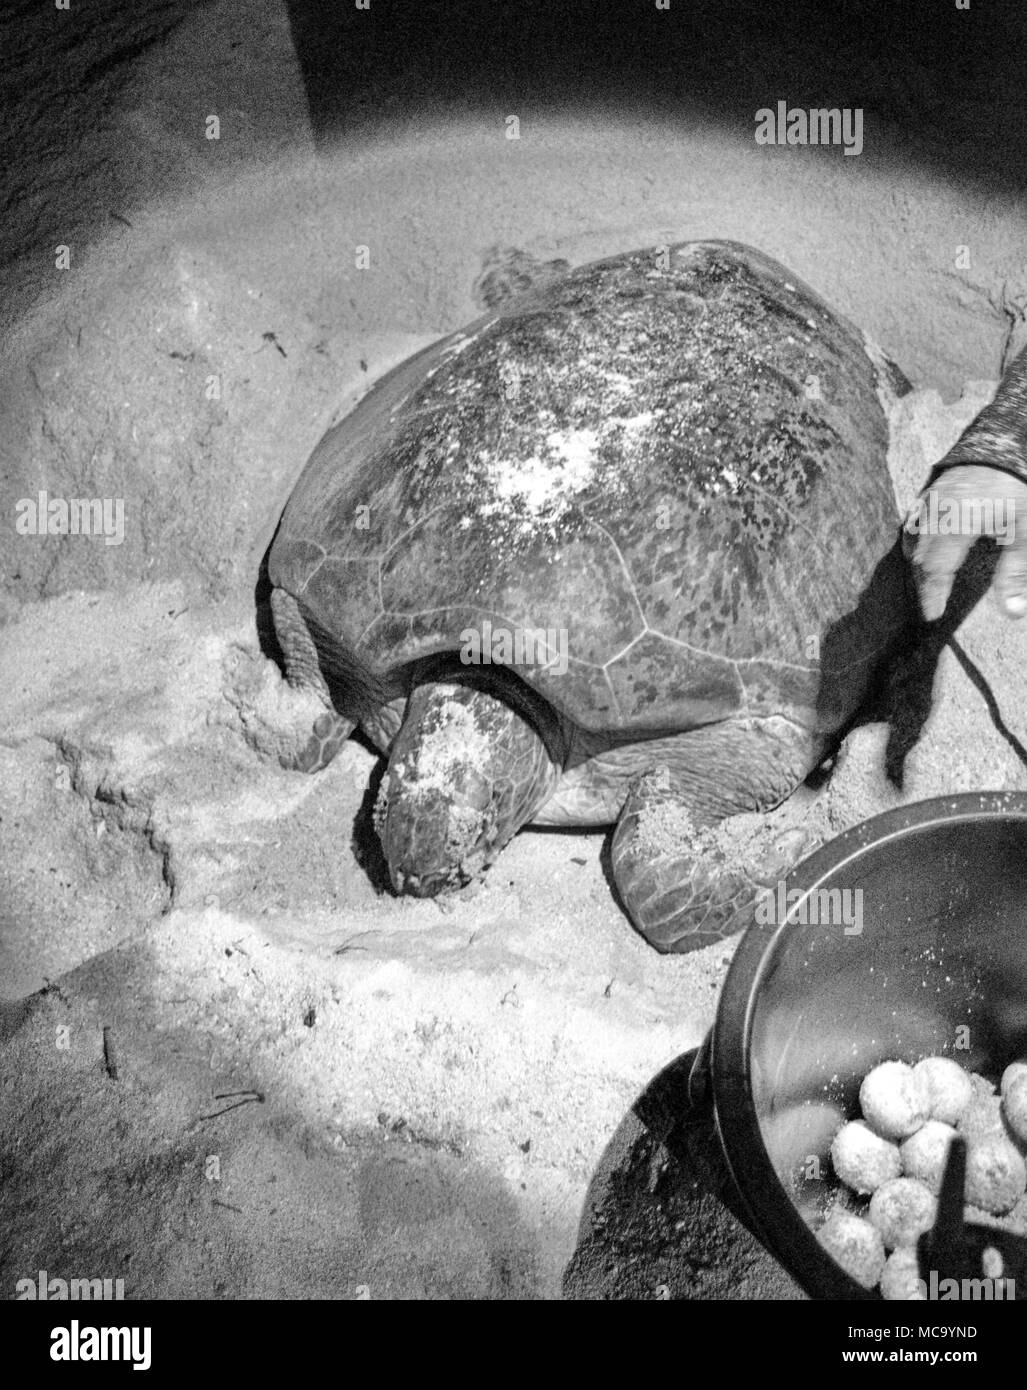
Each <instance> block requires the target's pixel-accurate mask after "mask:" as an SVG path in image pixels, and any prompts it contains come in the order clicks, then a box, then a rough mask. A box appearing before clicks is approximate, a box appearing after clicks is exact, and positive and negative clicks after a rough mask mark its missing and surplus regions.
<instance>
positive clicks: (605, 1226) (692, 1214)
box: [563, 1048, 804, 1300]
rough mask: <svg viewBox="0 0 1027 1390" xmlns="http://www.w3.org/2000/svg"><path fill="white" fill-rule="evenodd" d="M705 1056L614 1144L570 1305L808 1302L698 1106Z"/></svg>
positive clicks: (649, 1093) (685, 1064) (579, 1246)
mask: <svg viewBox="0 0 1027 1390" xmlns="http://www.w3.org/2000/svg"><path fill="white" fill-rule="evenodd" d="M699 1050H700V1049H698V1048H693V1049H691V1050H690V1051H689V1052H686V1053H684V1054H682V1055H681V1056H680V1057H678V1058H676V1059H675V1060H674V1061H673V1062H671V1063H670V1065H669V1066H667V1067H665V1068H664V1069H663V1070H662V1071H661V1072H659V1073H658V1075H657V1076H656V1077H654V1079H653V1080H652V1081H651V1082H650V1083H649V1085H648V1086H647V1087H646V1089H645V1090H644V1091H643V1092H642V1094H641V1095H640V1096H639V1097H638V1098H637V1100H636V1101H635V1102H634V1104H633V1105H632V1107H631V1109H630V1110H629V1111H628V1112H627V1114H626V1115H625V1116H624V1118H623V1119H622V1121H621V1123H620V1125H619V1126H618V1128H617V1130H616V1131H615V1133H614V1134H613V1136H612V1138H611V1139H610V1141H609V1143H608V1144H607V1146H606V1148H605V1150H604V1152H603V1154H602V1156H601V1158H600V1160H599V1162H598V1164H597V1165H596V1168H595V1170H594V1172H593V1175H592V1179H591V1182H590V1183H589V1187H588V1191H587V1194H586V1197H585V1202H584V1205H583V1209H582V1214H581V1219H580V1222H579V1227H578V1236H577V1241H576V1243H575V1249H574V1252H573V1254H572V1256H571V1259H570V1261H569V1262H568V1265H567V1267H566V1269H565V1271H564V1280H563V1293H564V1297H565V1298H569V1299H596V1298H607V1299H658V1300H694V1299H714V1298H715V1299H738V1300H742V1299H752V1298H774V1299H799V1298H802V1297H803V1296H804V1295H803V1293H802V1291H801V1290H800V1289H799V1287H798V1285H797V1284H795V1282H794V1281H793V1280H792V1279H791V1277H790V1276H789V1275H788V1274H787V1273H786V1272H785V1270H784V1269H783V1268H782V1267H781V1265H780V1264H779V1263H778V1261H777V1260H776V1259H775V1258H774V1257H773V1256H772V1255H771V1254H770V1253H769V1252H768V1251H767V1250H766V1249H765V1247H764V1246H763V1245H762V1244H761V1242H760V1241H759V1239H758V1238H757V1236H756V1234H755V1232H754V1231H753V1230H752V1227H751V1224H750V1222H749V1217H748V1215H747V1213H746V1212H745V1210H744V1207H743V1205H742V1202H741V1199H740V1198H739V1196H738V1194H737V1191H736V1189H735V1187H734V1183H733V1180H732V1178H731V1176H730V1172H729V1170H728V1166H727V1161H726V1159H725V1158H724V1154H723V1150H722V1148H721V1145H720V1142H719V1140H718V1138H717V1134H716V1126H715V1121H714V1118H713V1111H712V1107H711V1106H709V1105H708V1104H707V1103H705V1102H702V1103H700V1104H698V1105H693V1104H692V1102H691V1100H690V1098H689V1091H688V1081H689V1076H690V1074H691V1071H692V1066H693V1063H694V1061H695V1058H696V1056H697V1055H698V1053H699Z"/></svg>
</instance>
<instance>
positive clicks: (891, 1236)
mask: <svg viewBox="0 0 1027 1390" xmlns="http://www.w3.org/2000/svg"><path fill="white" fill-rule="evenodd" d="M937 1209H938V1204H937V1202H936V1201H935V1200H934V1194H933V1193H932V1192H931V1190H930V1188H928V1187H925V1186H924V1184H923V1183H922V1182H918V1181H917V1180H916V1178H893V1179H892V1180H891V1182H886V1183H883V1184H882V1185H881V1186H880V1187H879V1188H878V1189H877V1191H876V1192H875V1193H874V1195H873V1196H872V1197H871V1198H870V1208H869V1211H868V1213H867V1214H868V1216H869V1217H870V1222H871V1224H872V1225H873V1226H876V1227H877V1229H878V1231H880V1233H881V1239H882V1240H883V1241H884V1243H885V1245H886V1246H887V1248H888V1249H889V1250H895V1249H897V1248H898V1247H899V1246H902V1245H915V1244H916V1242H917V1239H918V1238H919V1237H920V1236H922V1235H923V1233H924V1231H929V1230H930V1229H931V1227H932V1226H933V1225H934V1218H935V1215H936V1214H937Z"/></svg>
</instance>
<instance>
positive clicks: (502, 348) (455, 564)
mask: <svg viewBox="0 0 1027 1390" xmlns="http://www.w3.org/2000/svg"><path fill="white" fill-rule="evenodd" d="M892 370H894V369H891V368H890V364H888V363H886V361H885V359H883V358H882V357H880V355H879V354H877V353H875V352H874V350H873V349H872V348H871V347H869V346H868V345H867V343H866V340H865V339H864V337H863V335H862V334H861V333H860V332H859V331H858V330H856V329H855V328H854V327H853V326H852V325H851V324H849V323H848V322H847V321H845V320H844V319H842V318H841V317H840V316H838V315H837V314H835V313H834V312H832V310H831V309H829V308H828V306H827V305H826V304H825V303H824V302H823V300H821V299H820V298H819V296H818V295H817V294H816V293H815V292H814V291H813V290H811V289H809V288H808V286H806V285H804V284H803V283H802V282H801V281H799V280H798V279H797V278H796V277H795V276H793V275H791V274H790V273H789V272H788V271H787V270H786V269H785V268H784V267H783V266H781V265H779V264H778V263H777V262H776V261H773V260H771V259H770V258H769V257H767V256H765V255H763V254H761V253H760V252H757V251H754V250H752V249H750V248H748V247H745V246H741V245H738V244H736V243H732V242H719V241H718V242H691V243H684V244H681V245H678V246H674V247H670V248H666V247H665V248H656V249H655V250H646V251H638V252H633V253H630V254H626V255H620V256H616V257H613V258H611V259H609V260H605V261H600V262H596V263H594V264H591V265H586V266H583V267H581V268H579V269H577V270H575V271H572V272H571V273H569V274H568V275H566V276H565V277H564V278H563V279H561V280H559V281H558V282H556V283H555V284H549V285H547V286H545V287H544V288H542V289H541V290H539V291H537V292H529V293H528V294H527V295H525V296H522V297H520V298H519V299H517V300H515V301H513V302H511V303H509V304H507V305H504V306H503V307H502V308H501V309H500V310H499V311H498V312H494V313H491V314H489V315H487V316H486V317H484V318H482V319H480V320H478V321H477V322H475V323H473V324H472V325H470V326H469V327H468V328H467V329H465V330H464V331H462V332H460V333H456V334H453V335H452V336H450V337H448V338H445V339H443V340H442V341H440V342H438V343H436V344H434V345H432V346H431V347H430V348H428V349H426V350H425V351H423V352H421V353H420V354H418V355H417V356H415V357H413V358H412V359H410V360H409V361H407V362H405V363H404V364H403V365H402V366H400V367H399V368H397V369H396V370H395V371H393V372H391V373H390V374H389V375H388V376H386V377H385V378H383V379H382V380H381V382H379V383H378V384H377V385H376V386H375V387H374V388H373V389H372V390H371V391H370V392H369V393H368V395H367V396H365V397H364V398H363V400H362V401H361V402H360V403H359V405H358V406H357V407H356V409H355V410H354V411H353V412H352V414H350V415H349V416H348V417H347V418H346V419H345V420H343V421H342V422H341V423H340V424H339V425H338V426H336V427H335V428H334V429H332V430H330V431H329V433H328V434H326V435H325V437H324V438H323V439H322V441H321V442H320V444H319V445H318V446H317V448H316V449H315V451H314V453H313V455H312V456H311V458H310V461H309V462H308V464H307V466H306V468H305V470H304V472H303V474H302V476H301V477H300V479H299V481H298V483H297V485H296V487H295V490H294V491H293V493H292V496H291V498H290V500H289V502H288V505H287V507H286V509H285V512H284V515H283V518H282V522H281V526H280V528H279V531H278V534H277V536H276V539H275V542H274V546H273V548H272V551H271V555H270V559H269V573H270V577H271V580H272V582H273V583H275V584H276V585H279V586H281V587H282V588H284V589H286V590H288V591H289V592H290V593H291V594H292V595H293V596H294V597H295V598H296V599H297V600H299V602H300V604H301V606H302V607H303V608H304V609H305V611H306V612H307V613H308V614H309V615H310V616H311V617H313V618H314V619H315V621H316V624H317V625H319V626H320V628H321V629H322V630H323V633H322V640H323V634H324V633H327V634H328V635H329V637H330V640H332V641H334V642H337V643H338V644H339V645H340V647H342V648H343V649H345V651H346V654H347V658H348V659H351V660H353V659H355V660H356V662H357V663H358V667H360V668H363V670H364V671H366V672H367V673H368V674H369V675H371V676H373V677H374V678H375V679H376V680H377V681H379V682H382V681H384V682H385V683H386V684H390V683H391V684H393V685H395V682H396V680H397V679H399V678H400V676H401V674H402V672H403V671H405V670H406V668H408V667H409V665H410V663H413V662H415V661H418V660H420V659H422V658H426V657H431V656H434V655H436V654H439V653H443V652H453V653H455V652H457V651H459V650H460V648H461V646H462V644H464V643H465V642H466V640H467V636H468V634H469V633H482V634H489V633H491V636H492V641H493V644H495V640H496V639H495V635H496V633H497V632H505V633H507V634H512V637H513V641H512V645H511V647H510V648H508V649H507V650H509V651H510V652H511V654H512V659H511V660H510V662H509V664H511V665H512V666H513V668H514V669H515V670H516V671H517V673H518V675H520V676H521V677H522V678H523V679H524V680H525V681H527V682H528V683H529V684H530V685H532V686H534V687H535V688H536V690H538V691H539V692H540V693H541V694H542V695H543V696H544V697H545V698H546V699H547V700H549V701H550V702H551V703H552V704H553V705H554V706H555V707H556V708H557V709H559V710H560V711H561V712H562V713H563V714H565V715H566V716H568V717H569V718H570V719H571V720H572V721H574V722H575V723H576V724H577V725H579V726H580V727H582V728H584V729H588V730H592V731H595V732H605V733H608V734H609V735H610V736H615V737H617V738H618V739H624V738H627V739H630V738H631V737H632V736H634V735H638V736H646V735H649V736H652V735H654V734H656V733H666V732H668V731H676V730H683V729H688V728H694V727H698V726H700V725H703V724H708V723H711V722H713V721H718V720H723V719H727V718H731V717H732V716H745V715H753V716H766V715H770V714H775V713H778V714H782V715H785V716H787V717H788V718H790V719H794V720H799V721H800V722H801V723H802V724H803V725H804V726H807V727H810V728H814V727H815V728H817V729H821V730H826V729H833V728H837V727H838V726H839V725H840V724H841V723H842V722H844V720H845V719H846V718H847V717H848V716H849V715H850V714H851V713H852V712H853V710H854V709H855V708H856V706H857V705H858V703H859V700H860V698H861V696H862V693H863V690H864V688H865V686H866V683H867V679H868V676H869V672H870V670H871V668H872V667H873V665H874V664H875V663H876V662H877V660H878V659H879V657H880V655H881V653H882V651H883V650H884V648H885V647H886V646H887V644H888V643H889V641H890V640H891V639H892V638H893V637H894V636H895V634H896V631H897V629H898V628H899V627H900V626H901V625H902V623H903V622H904V617H903V614H902V613H901V611H900V610H901V607H902V605H901V604H900V603H899V602H898V601H897V599H898V596H899V593H898V589H897V587H896V586H899V588H901V583H902V581H901V570H900V569H898V568H896V567H895V565H894V563H893V557H891V556H889V552H892V551H893V550H894V548H895V542H896V537H897V535H898V515H897V511H896V503H895V498H894V493H893V490H892V485H891V481H890V477H889V474H888V470H887V465H886V450H887V443H888V432H887V423H886V417H885V413H884V409H883V406H882V401H883V400H886V393H887V392H888V390H889V389H890V385H891V384H890V383H889V381H888V380H887V378H888V376H889V372H890V371H892ZM892 394H894V392H892ZM886 556H889V559H888V561H887V563H884V562H885V557H886ZM882 566H883V567H882ZM882 574H883V575H884V576H885V578H884V580H882ZM539 630H542V631H543V632H545V633H546V634H548V636H547V639H546V643H545V644H544V646H542V647H541V648H540V649H536V651H535V652H534V653H533V654H532V655H531V656H530V658H529V659H527V660H523V659H522V660H521V664H517V656H518V652H520V655H521V656H522V658H523V656H524V650H523V648H524V644H523V643H522V644H521V646H520V647H518V644H517V635H518V634H525V633H528V634H530V633H538V632H539ZM561 644H562V645H563V651H564V652H565V653H566V657H567V660H566V662H563V661H562V660H559V659H557V649H558V648H559V647H560V645H561ZM487 645H488V642H487V640H486V646H487ZM492 650H493V651H496V650H497V648H496V646H495V645H493V648H492ZM498 650H499V652H500V655H501V654H502V651H503V648H502V647H501V646H500V647H499V649H498ZM528 650H529V652H530V645H529V648H528ZM539 650H544V652H545V654H546V657H545V659H544V660H541V659H538V656H539ZM564 668H565V669H564ZM390 678H391V681H390Z"/></svg>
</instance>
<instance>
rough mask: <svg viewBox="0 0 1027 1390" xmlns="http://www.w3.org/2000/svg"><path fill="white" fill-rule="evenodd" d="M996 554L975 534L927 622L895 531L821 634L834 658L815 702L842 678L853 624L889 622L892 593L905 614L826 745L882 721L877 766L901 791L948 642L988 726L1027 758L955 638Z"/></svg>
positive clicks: (826, 653)
mask: <svg viewBox="0 0 1027 1390" xmlns="http://www.w3.org/2000/svg"><path fill="white" fill-rule="evenodd" d="M998 561H999V550H998V546H997V544H996V542H995V541H994V540H993V539H991V538H990V537H982V538H981V539H979V540H978V541H977V542H976V543H975V544H974V546H973V547H972V548H971V550H970V552H969V554H968V555H967V557H966V560H965V561H964V563H963V565H962V566H961V567H960V569H959V572H958V573H957V575H956V577H955V579H954V581H953V585H952V591H951V593H950V595H949V601H948V604H947V605H946V608H945V612H944V613H943V614H942V616H941V617H940V618H938V619H937V620H935V621H934V622H930V623H928V622H924V621H923V619H922V618H920V616H919V605H918V602H917V598H916V590H915V585H914V580H913V574H912V569H911V566H910V564H909V561H908V560H907V559H906V558H905V556H904V554H903V549H902V535H901V533H900V534H899V537H898V539H897V540H896V543H895V546H894V547H893V548H892V549H891V550H890V551H889V552H888V554H887V555H886V556H885V557H884V558H883V559H882V561H881V562H880V564H879V565H878V567H877V569H876V570H875V572H874V574H873V576H872V578H871V581H870V583H869V584H868V585H867V587H866V589H865V590H864V592H863V594H862V595H861V596H860V601H859V603H858V604H857V606H856V608H855V609H854V610H853V611H852V612H851V613H850V614H847V615H846V616H845V617H844V618H843V619H841V621H840V622H839V623H837V624H836V625H835V627H834V628H833V629H832V630H831V631H830V632H829V633H828V634H827V636H826V637H825V640H824V648H823V659H824V663H825V666H827V667H831V666H832V665H836V667H837V669H838V671H839V674H838V675H837V676H836V677H835V678H834V680H833V681H829V680H825V681H824V683H823V685H822V688H821V692H820V695H819V698H818V707H819V708H821V709H829V708H830V707H831V704H832V701H834V700H836V699H837V698H839V692H840V687H841V685H842V683H843V682H844V679H845V676H844V671H843V670H842V667H843V666H844V661H843V660H842V659H841V658H842V657H843V654H844V652H845V650H846V649H847V648H848V649H850V650H851V643H852V641H853V636H852V634H853V632H854V631H857V630H858V629H859V628H860V627H861V626H864V625H865V624H867V623H874V622H878V623H882V624H883V623H884V622H888V621H890V622H892V623H894V617H893V614H894V611H895V605H896V599H897V597H898V596H900V595H901V602H902V604H903V612H904V614H905V621H904V622H900V623H899V625H898V627H897V630H896V634H895V638H894V640H893V642H892V643H891V644H890V647H889V650H888V651H887V653H886V654H885V657H884V659H883V660H882V661H881V663H880V665H879V667H878V669H877V671H876V673H875V676H874V679H873V680H872V682H871V684H870V687H869V689H868V691H867V694H866V696H865V697H864V699H863V701H862V702H861V704H860V706H859V708H858V709H857V711H856V713H855V715H854V717H853V718H852V719H851V720H850V721H849V722H848V723H846V724H845V725H844V727H843V728H841V729H840V730H839V731H838V733H837V735H836V736H835V738H834V740H832V751H837V748H838V747H840V745H841V743H842V742H843V740H844V739H845V738H846V736H847V735H848V734H849V733H850V732H851V731H852V730H853V729H855V728H858V727H860V726H862V725H865V724H876V723H883V724H886V725H887V726H888V736H887V740H886V745H885V755H884V771H885V775H886V776H887V778H888V780H889V781H890V782H891V783H892V785H893V786H895V787H896V788H897V789H898V790H900V791H901V790H902V787H903V784H904V781H905V765H906V760H907V758H908V757H909V755H910V753H911V752H912V751H913V749H914V748H915V747H916V745H917V744H918V743H919V742H920V738H921V736H922V734H923V731H924V727H925V725H926V724H927V721H928V719H929V718H930V715H931V710H932V708H933V704H934V686H935V676H936V673H937V668H938V662H939V660H940V658H941V653H942V651H943V649H944V648H945V647H946V646H948V647H949V648H950V649H951V650H952V652H953V654H954V655H955V656H956V658H957V660H958V661H959V662H960V664H961V665H962V666H963V668H964V670H965V671H966V672H967V675H968V677H969V679H970V680H971V681H973V683H974V684H975V685H976V686H977V688H978V690H980V692H981V694H982V697H983V698H984V701H985V704H986V705H987V707H988V712H989V714H990V716H991V719H992V722H993V723H994V724H995V727H996V728H997V729H998V731H999V732H1000V733H1001V734H1002V736H1003V737H1004V738H1005V739H1006V740H1007V741H1008V742H1010V744H1011V745H1012V746H1013V747H1014V750H1015V751H1016V753H1017V755H1018V756H1019V757H1020V758H1021V760H1022V761H1024V763H1025V765H1027V750H1025V749H1024V748H1023V747H1022V745H1020V744H1019V741H1018V740H1017V739H1016V738H1015V736H1014V735H1013V734H1012V733H1011V732H1010V730H1009V729H1008V728H1007V727H1006V725H1005V722H1004V720H1003V719H1002V714H1001V711H1000V710H999V707H998V702H997V701H996V700H995V697H994V695H993V694H992V692H991V689H990V687H989V686H988V682H987V678H986V677H985V676H984V675H983V673H982V672H981V671H979V670H978V668H977V667H976V666H975V665H974V663H973V662H972V661H971V660H970V658H969V656H967V654H966V653H965V652H964V651H963V649H962V647H961V646H960V645H959V643H958V642H957V641H956V638H955V634H956V632H957V631H958V629H959V628H960V627H961V626H962V624H963V623H964V622H965V621H966V619H967V617H968V616H969V615H970V613H972V612H973V610H974V609H975V608H976V607H977V605H978V604H979V603H980V601H981V599H982V598H984V596H985V595H986V594H987V592H988V590H989V589H990V588H991V585H992V582H993V580H994V577H995V570H996V567H997V565H998ZM897 567H898V568H900V569H901V577H899V576H898V575H897V574H896V568H897ZM835 655H837V656H838V657H839V661H838V662H837V663H833V662H832V660H831V658H832V657H833V656H835ZM818 775H819V777H820V781H821V784H822V782H823V780H824V777H823V771H822V770H820V771H819V772H818V770H814V773H813V774H811V779H808V780H810V784H811V785H816V779H817V777H818Z"/></svg>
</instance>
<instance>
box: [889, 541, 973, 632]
mask: <svg viewBox="0 0 1027 1390" xmlns="http://www.w3.org/2000/svg"><path fill="white" fill-rule="evenodd" d="M976 540H977V537H976V536H974V535H963V536H938V535H931V534H930V533H929V532H924V533H922V534H921V535H920V536H919V537H917V539H916V544H915V548H914V549H913V553H912V556H911V559H912V562H913V573H914V576H915V578H916V586H917V592H918V594H919V596H920V608H921V611H922V612H923V615H924V619H925V620H926V621H927V622H929V623H933V622H934V621H935V620H936V619H938V618H940V617H941V615H942V614H943V613H944V612H945V605H946V604H947V603H948V601H949V594H950V593H951V592H952V584H953V581H954V580H955V577H956V574H957V572H958V570H959V568H960V566H961V565H962V563H963V561H964V560H965V559H966V557H967V555H968V554H969V553H970V548H971V546H972V545H973V544H974V542H975V541H976ZM906 553H907V554H909V551H908V550H907V552H906Z"/></svg>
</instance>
